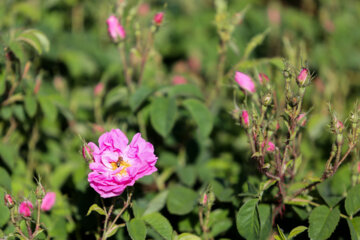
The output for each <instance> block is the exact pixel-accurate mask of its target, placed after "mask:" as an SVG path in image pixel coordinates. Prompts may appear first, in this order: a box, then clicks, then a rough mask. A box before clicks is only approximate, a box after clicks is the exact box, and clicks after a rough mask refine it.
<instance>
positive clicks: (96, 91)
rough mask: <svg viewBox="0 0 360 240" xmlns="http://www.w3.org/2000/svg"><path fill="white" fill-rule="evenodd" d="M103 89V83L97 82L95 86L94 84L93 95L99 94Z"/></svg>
mask: <svg viewBox="0 0 360 240" xmlns="http://www.w3.org/2000/svg"><path fill="white" fill-rule="evenodd" d="M103 91H104V83H102V82H99V83H98V84H96V86H95V88H94V95H95V97H98V96H100V95H101V94H102V92H103Z"/></svg>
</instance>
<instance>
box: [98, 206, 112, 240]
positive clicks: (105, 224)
mask: <svg viewBox="0 0 360 240" xmlns="http://www.w3.org/2000/svg"><path fill="white" fill-rule="evenodd" d="M103 203H104V202H103ZM114 205H115V202H114V201H113V203H112V204H111V206H110V208H109V211H108V212H106V211H105V212H106V217H105V223H104V232H103V236H102V238H101V239H102V240H105V239H106V234H107V230H108V229H107V226H108V222H109V219H110V217H111V213H112V210H113V208H114ZM104 208H105V205H104ZM105 209H106V208H105Z"/></svg>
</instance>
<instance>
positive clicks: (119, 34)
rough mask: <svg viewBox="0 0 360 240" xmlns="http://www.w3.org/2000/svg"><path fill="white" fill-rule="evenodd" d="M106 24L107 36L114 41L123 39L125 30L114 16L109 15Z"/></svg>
mask: <svg viewBox="0 0 360 240" xmlns="http://www.w3.org/2000/svg"><path fill="white" fill-rule="evenodd" d="M106 23H107V25H108V32H109V35H110V37H111V38H112V39H113V40H114V41H117V40H118V38H120V39H124V38H125V36H126V34H125V30H124V28H123V27H122V26H121V24H120V23H119V20H118V19H117V18H116V17H115V16H114V15H111V16H110V17H109V18H108V19H107V21H106Z"/></svg>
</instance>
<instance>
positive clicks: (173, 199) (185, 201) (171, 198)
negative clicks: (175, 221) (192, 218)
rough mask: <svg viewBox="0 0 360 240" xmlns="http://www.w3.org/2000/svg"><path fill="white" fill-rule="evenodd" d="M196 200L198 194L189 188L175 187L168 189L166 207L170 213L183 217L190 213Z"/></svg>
mask: <svg viewBox="0 0 360 240" xmlns="http://www.w3.org/2000/svg"><path fill="white" fill-rule="evenodd" d="M197 199H198V194H197V193H196V192H195V191H193V190H192V189H190V188H186V187H183V186H180V185H176V186H173V187H171V188H170V190H169V195H168V198H167V202H166V206H167V209H168V210H169V212H170V213H172V214H176V215H185V214H188V213H189V212H191V211H192V210H193V208H194V206H195V204H196V201H197Z"/></svg>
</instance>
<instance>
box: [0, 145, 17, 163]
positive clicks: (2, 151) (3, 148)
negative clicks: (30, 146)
mask: <svg viewBox="0 0 360 240" xmlns="http://www.w3.org/2000/svg"><path fill="white" fill-rule="evenodd" d="M0 157H1V159H2V161H3V162H4V163H5V164H6V165H7V166H8V167H9V168H10V169H13V168H14V166H15V161H16V160H17V159H18V157H19V155H18V149H17V148H16V147H15V146H14V145H12V144H9V143H1V144H0Z"/></svg>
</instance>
